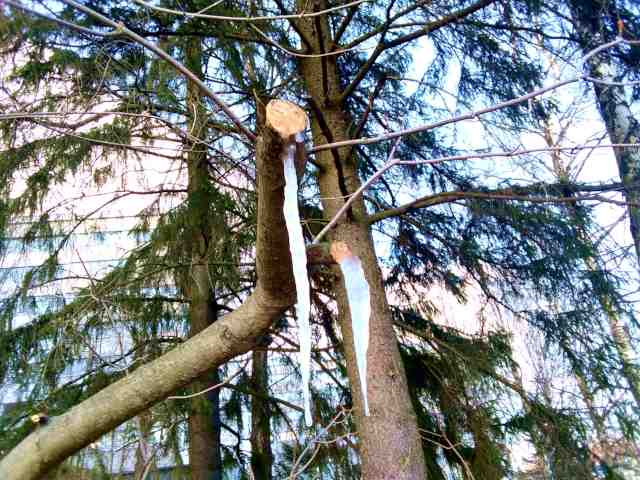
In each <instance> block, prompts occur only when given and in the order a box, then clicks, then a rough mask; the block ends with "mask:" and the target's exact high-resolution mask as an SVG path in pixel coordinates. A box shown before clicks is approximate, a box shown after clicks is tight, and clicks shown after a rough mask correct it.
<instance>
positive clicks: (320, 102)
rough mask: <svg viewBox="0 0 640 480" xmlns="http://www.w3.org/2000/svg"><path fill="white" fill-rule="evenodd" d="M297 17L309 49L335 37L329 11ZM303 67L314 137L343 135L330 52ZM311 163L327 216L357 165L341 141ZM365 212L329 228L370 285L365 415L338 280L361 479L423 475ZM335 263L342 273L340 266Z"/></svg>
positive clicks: (354, 183) (357, 208)
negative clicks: (354, 258)
mask: <svg viewBox="0 0 640 480" xmlns="http://www.w3.org/2000/svg"><path fill="white" fill-rule="evenodd" d="M298 3H299V5H298V8H299V9H302V8H304V7H305V4H306V3H307V2H306V1H300V2H298ZM324 7H326V5H325V3H324V2H315V8H316V9H321V8H324ZM296 23H297V28H298V29H299V30H300V32H301V34H302V35H303V36H304V37H305V38H306V39H307V41H308V42H309V44H310V47H311V48H312V51H311V52H310V53H322V52H324V51H326V49H328V48H329V46H330V45H331V44H332V39H331V35H330V30H329V26H328V24H327V19H326V17H319V18H304V19H301V20H300V21H298V22H296ZM300 73H301V75H302V78H303V79H304V82H305V83H306V87H307V91H308V94H309V96H310V104H311V105H310V106H311V111H312V116H311V130H312V133H313V141H314V144H315V145H321V144H323V143H328V142H335V141H341V140H346V139H348V135H347V127H348V125H349V122H348V118H347V115H346V114H345V113H344V110H343V104H342V103H341V101H340V98H341V89H340V81H339V73H338V71H337V67H336V63H335V57H333V56H330V57H321V58H318V57H307V58H303V59H302V60H301V62H300ZM316 162H317V163H318V164H319V165H320V167H321V169H320V173H319V179H318V180H319V187H320V195H321V197H322V198H323V209H324V215H325V218H327V219H331V218H332V217H333V216H334V215H335V213H336V212H337V211H338V209H339V208H340V206H341V205H342V204H343V202H344V195H347V194H349V193H352V192H354V191H355V190H356V189H357V188H358V186H359V185H360V180H359V178H358V175H357V171H356V164H355V161H354V159H353V158H352V157H351V156H350V155H348V153H347V149H344V148H343V149H340V150H325V151H321V152H318V153H317V154H316ZM364 214H365V210H364V204H363V203H362V201H358V202H356V203H355V204H354V206H353V208H352V211H351V212H350V213H349V215H348V216H346V217H345V218H343V219H342V220H341V221H340V222H339V223H338V224H337V225H336V227H335V229H334V230H333V231H332V232H331V234H330V237H331V240H333V241H342V242H345V243H346V244H347V245H348V246H349V248H350V249H351V250H352V252H353V253H354V254H355V255H357V256H358V257H359V258H360V260H361V262H362V267H363V270H364V272H365V277H366V279H367V282H368V283H369V287H370V292H371V318H370V341H369V351H368V371H367V380H368V382H367V383H368V389H369V391H368V392H367V394H368V401H369V409H370V415H369V416H365V415H364V412H363V405H362V398H363V397H362V392H360V381H359V378H358V371H357V366H356V359H355V352H354V343H353V332H352V330H351V319H350V316H349V306H348V303H347V296H346V291H345V288H344V284H343V283H342V282H341V283H340V284H339V285H337V288H336V292H335V293H336V299H337V302H338V308H339V312H340V314H339V322H340V326H341V330H342V335H343V338H344V347H345V357H346V362H347V373H348V376H349V383H350V385H351V391H352V397H353V403H354V415H355V420H356V425H357V430H358V435H359V446H360V459H361V465H362V478H366V479H380V480H382V479H394V480H401V479H407V480H408V479H411V480H417V479H423V478H426V467H425V461H424V456H423V453H422V445H421V439H420V435H419V432H418V426H417V421H416V416H415V412H414V411H413V407H412V404H411V399H410V397H409V391H408V388H407V379H406V375H405V371H404V366H403V365H402V361H401V359H400V353H399V350H398V344H397V340H396V335H395V331H394V329H393V322H392V318H391V314H390V310H389V306H388V304H387V300H386V292H385V290H384V287H383V282H382V273H381V271H380V268H379V266H378V261H377V257H376V254H375V249H374V245H373V241H372V237H371V233H370V230H369V227H368V224H367V222H366V218H365V215H364ZM335 268H336V270H335V271H336V274H337V275H339V269H338V268H337V267H335Z"/></svg>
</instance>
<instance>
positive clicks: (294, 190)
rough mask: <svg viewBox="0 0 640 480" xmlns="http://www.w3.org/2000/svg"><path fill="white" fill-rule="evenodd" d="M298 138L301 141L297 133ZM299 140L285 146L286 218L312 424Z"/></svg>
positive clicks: (304, 383) (307, 407) (307, 408)
mask: <svg viewBox="0 0 640 480" xmlns="http://www.w3.org/2000/svg"><path fill="white" fill-rule="evenodd" d="M296 140H298V141H301V138H300V136H298V135H296ZM295 154H296V143H295V142H291V143H290V144H289V145H287V146H286V147H285V150H284V153H283V161H284V178H285V187H284V207H283V211H284V218H285V221H286V224H287V231H288V232H289V248H290V250H291V261H292V263H293V276H294V280H295V283H296V292H297V295H298V301H297V303H296V316H297V317H298V332H299V333H298V341H299V343H300V369H301V370H302V397H303V401H304V420H305V423H306V425H307V426H308V427H310V426H311V425H312V419H311V394H310V391H309V381H310V380H311V327H310V326H309V312H310V310H311V304H310V300H309V297H310V288H309V277H308V276H307V252H306V247H305V245H304V237H303V236H302V226H301V225H300V213H299V212H298V177H297V175H296V167H295V163H294V158H295Z"/></svg>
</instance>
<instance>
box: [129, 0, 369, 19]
mask: <svg viewBox="0 0 640 480" xmlns="http://www.w3.org/2000/svg"><path fill="white" fill-rule="evenodd" d="M369 1H371V0H355V1H353V2H350V3H345V4H344V5H338V6H336V7H331V8H327V9H325V10H320V11H318V12H310V13H306V12H304V11H303V12H301V13H293V14H288V15H271V16H269V15H267V16H257V17H230V16H224V15H210V14H205V13H201V12H202V11H204V10H201V11H200V12H195V13H194V12H181V11H180V10H173V9H171V8H164V7H158V6H156V5H151V4H150V3H147V2H143V1H142V0H134V2H136V3H137V4H139V5H142V6H144V7H146V8H148V9H150V10H155V11H157V12H163V13H170V14H172V15H181V16H184V17H191V18H206V19H209V20H223V21H228V22H260V21H266V20H297V19H299V18H309V17H319V16H321V15H325V14H327V13H331V12H335V11H338V10H343V9H345V8H349V7H353V6H356V5H360V4H361V3H365V2H369ZM207 8H209V7H207Z"/></svg>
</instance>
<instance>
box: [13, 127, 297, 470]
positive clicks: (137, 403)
mask: <svg viewBox="0 0 640 480" xmlns="http://www.w3.org/2000/svg"><path fill="white" fill-rule="evenodd" d="M282 146H283V141H282V139H281V138H280V135H279V134H277V133H276V132H275V131H274V130H272V129H271V128H268V127H267V128H264V129H263V130H262V131H261V132H260V136H259V138H258V142H257V145H256V147H257V148H256V162H257V173H258V195H257V197H258V208H257V242H256V270H257V277H258V278H257V284H256V288H255V290H254V292H253V293H252V294H251V295H250V296H249V298H248V299H247V300H246V301H245V302H244V303H243V304H242V306H240V307H239V308H238V309H237V310H235V311H233V312H231V313H229V314H228V315H226V316H224V317H222V318H220V319H219V320H218V321H216V322H215V323H214V324H213V325H211V326H209V327H207V328H206V329H205V330H203V331H202V332H200V333H199V334H197V335H195V336H194V337H192V338H190V339H189V340H187V341H186V342H184V343H183V344H181V345H179V346H178V347H176V348H174V349H173V350H171V351H170V352H167V353H166V354H164V355H162V356H161V357H159V358H158V359H156V360H154V361H152V362H150V363H148V364H147V365H144V366H142V367H140V368H138V369H137V370H135V371H133V372H132V373H131V374H130V375H128V376H127V377H125V378H123V379H122V380H120V381H118V382H116V383H113V384H112V385H109V386H108V387H106V388H105V389H103V390H101V391H100V392H98V393H97V394H95V395H93V396H91V397H90V398H88V399H87V400H85V401H83V402H81V403H80V404H78V405H76V406H75V407H73V408H72V409H70V410H69V411H68V412H66V413H64V414H63V415H60V416H57V417H53V418H52V419H51V420H50V421H49V423H48V424H47V425H46V426H44V427H42V428H39V429H37V430H36V431H35V432H33V433H32V434H31V435H29V436H28V437H26V438H25V439H24V440H23V441H22V442H20V444H18V445H17V446H16V447H15V448H14V449H13V450H12V451H11V452H9V453H8V454H7V455H6V456H5V457H4V458H3V459H2V461H1V462H0V478H2V479H4V478H11V479H12V480H13V479H15V480H36V479H39V478H42V477H43V476H44V475H45V474H46V473H47V472H49V471H50V470H52V469H53V468H55V467H56V466H57V465H58V464H60V463H61V462H62V461H63V460H64V459H65V458H67V457H69V456H71V455H73V454H74V453H76V452H77V451H78V450H80V449H81V448H83V447H85V446H87V445H89V444H90V443H91V442H93V441H95V440H97V439H98V438H100V437H101V436H102V435H104V434H105V433H107V432H109V431H111V430H113V429H114V428H115V427H117V426H118V425H120V424H121V423H123V422H125V421H127V420H129V419H131V418H133V417H134V416H135V415H138V414H140V413H141V412H143V411H145V410H147V409H148V408H149V407H151V406H152V405H154V404H155V403H157V402H159V401H160V400H162V399H163V398H165V397H167V396H169V395H170V394H171V393H172V392H174V391H175V390H177V389H178V388H181V387H184V386H186V385H188V384H190V383H191V382H192V381H193V380H195V379H196V378H198V377H200V376H201V375H203V374H204V373H205V372H207V371H208V370H210V369H211V367H212V365H219V364H221V363H224V362H226V361H228V360H230V359H231V358H233V357H235V356H237V355H240V354H243V353H245V352H247V351H249V350H251V349H252V348H253V347H254V346H255V345H256V343H257V341H258V340H259V339H260V338H261V337H262V336H264V335H265V333H266V332H267V330H268V329H269V327H270V326H271V324H272V322H273V321H275V320H276V319H277V318H279V317H280V316H281V315H282V314H283V313H284V312H285V310H286V309H287V308H288V307H289V306H291V304H292V303H293V302H294V300H295V286H294V283H293V273H292V269H291V258H290V254H289V242H288V237H287V231H286V226H285V221H284V216H283V214H282V206H283V200H284V194H283V185H284V179H283V168H282V162H281V161H280V155H281V151H282Z"/></svg>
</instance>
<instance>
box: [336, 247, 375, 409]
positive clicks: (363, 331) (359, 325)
mask: <svg viewBox="0 0 640 480" xmlns="http://www.w3.org/2000/svg"><path fill="white" fill-rule="evenodd" d="M340 269H341V270H342V276H343V277H344V284H345V287H346V289H347V299H348V301H349V310H350V311H351V327H352V330H353V343H354V347H355V351H356V365H357V366H358V376H359V377H360V386H361V389H362V396H363V401H364V414H365V415H369V402H368V400H367V350H368V348H369V317H370V316H371V298H370V294H369V284H368V283H367V280H366V279H365V277H364V271H363V270H362V263H361V262H360V259H359V258H358V257H356V256H353V255H350V256H348V257H345V258H344V259H343V260H342V261H341V262H340Z"/></svg>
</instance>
